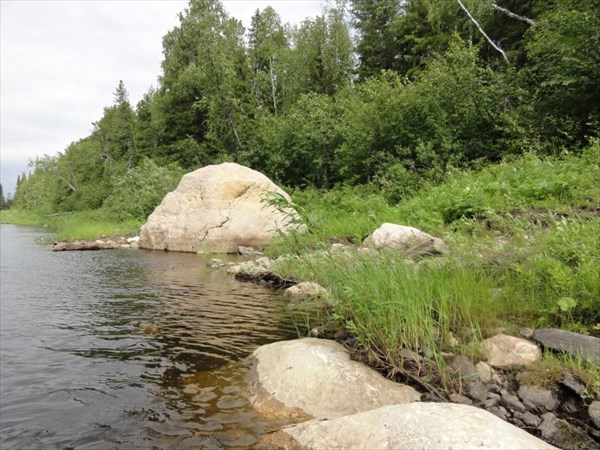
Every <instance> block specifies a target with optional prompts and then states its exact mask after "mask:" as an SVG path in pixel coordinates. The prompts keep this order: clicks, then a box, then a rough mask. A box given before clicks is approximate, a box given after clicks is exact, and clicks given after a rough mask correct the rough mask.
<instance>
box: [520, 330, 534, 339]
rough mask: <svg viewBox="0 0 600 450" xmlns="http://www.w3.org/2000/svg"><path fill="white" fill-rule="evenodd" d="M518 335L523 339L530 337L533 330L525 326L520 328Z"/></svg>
mask: <svg viewBox="0 0 600 450" xmlns="http://www.w3.org/2000/svg"><path fill="white" fill-rule="evenodd" d="M519 335H521V336H522V337H524V338H525V339H532V338H533V330H532V329H531V328H526V327H524V328H521V329H520V330H519Z"/></svg>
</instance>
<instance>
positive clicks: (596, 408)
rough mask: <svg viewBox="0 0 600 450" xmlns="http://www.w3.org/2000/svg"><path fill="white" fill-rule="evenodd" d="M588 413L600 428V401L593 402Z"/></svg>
mask: <svg viewBox="0 0 600 450" xmlns="http://www.w3.org/2000/svg"><path fill="white" fill-rule="evenodd" d="M588 414H589V415H590V419H591V421H592V423H593V424H594V426H595V427H596V428H600V402H598V401H596V402H592V404H591V405H590V406H589V407H588Z"/></svg>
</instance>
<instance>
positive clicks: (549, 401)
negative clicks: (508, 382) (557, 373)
mask: <svg viewBox="0 0 600 450" xmlns="http://www.w3.org/2000/svg"><path fill="white" fill-rule="evenodd" d="M518 395H519V398H520V399H521V400H522V401H523V404H524V405H525V406H526V407H527V408H528V409H532V410H535V411H540V412H546V411H554V410H555V409H556V407H557V406H558V400H557V399H556V397H555V396H554V394H553V393H552V392H551V391H549V390H548V389H544V388H541V387H539V386H531V385H521V386H519V391H518Z"/></svg>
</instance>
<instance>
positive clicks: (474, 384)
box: [467, 380, 489, 403]
mask: <svg viewBox="0 0 600 450" xmlns="http://www.w3.org/2000/svg"><path fill="white" fill-rule="evenodd" d="M467 391H468V392H469V397H471V398H472V399H473V400H476V401H477V402H479V403H483V402H485V400H486V399H487V398H488V394H489V392H488V390H487V388H486V387H485V384H483V383H482V382H481V381H479V380H474V381H471V382H469V383H468V384H467Z"/></svg>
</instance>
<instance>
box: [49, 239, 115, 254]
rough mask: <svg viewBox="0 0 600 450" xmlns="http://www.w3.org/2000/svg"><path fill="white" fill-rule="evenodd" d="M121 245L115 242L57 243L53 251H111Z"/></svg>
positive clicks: (53, 246)
mask: <svg viewBox="0 0 600 450" xmlns="http://www.w3.org/2000/svg"><path fill="white" fill-rule="evenodd" d="M118 247H119V245H118V244H117V243H116V242H114V241H73V242H55V243H54V245H52V251H54V252H65V251H84V250H110V249H113V248H118Z"/></svg>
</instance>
